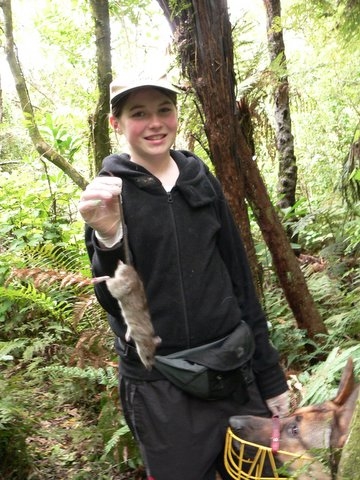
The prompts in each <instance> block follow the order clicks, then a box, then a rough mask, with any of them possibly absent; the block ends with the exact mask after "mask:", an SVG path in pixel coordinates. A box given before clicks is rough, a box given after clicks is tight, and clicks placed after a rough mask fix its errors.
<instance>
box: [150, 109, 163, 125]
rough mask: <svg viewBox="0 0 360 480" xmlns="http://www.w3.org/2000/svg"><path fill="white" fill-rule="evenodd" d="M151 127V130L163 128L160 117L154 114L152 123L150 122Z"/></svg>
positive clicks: (151, 118) (151, 119)
mask: <svg viewBox="0 0 360 480" xmlns="http://www.w3.org/2000/svg"><path fill="white" fill-rule="evenodd" d="M149 126H150V128H159V127H161V120H160V117H159V115H157V114H156V113H154V114H153V115H151V117H150V122H149Z"/></svg>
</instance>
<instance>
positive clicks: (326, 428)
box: [229, 358, 360, 480]
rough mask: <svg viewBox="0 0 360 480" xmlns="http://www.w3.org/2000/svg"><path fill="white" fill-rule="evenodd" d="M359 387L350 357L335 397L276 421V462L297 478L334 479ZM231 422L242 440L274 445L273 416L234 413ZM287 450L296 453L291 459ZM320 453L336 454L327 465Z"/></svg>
mask: <svg viewBox="0 0 360 480" xmlns="http://www.w3.org/2000/svg"><path fill="white" fill-rule="evenodd" d="M359 388H360V384H357V385H356V384H355V379H354V369H353V361H352V359H351V358H349V359H348V361H347V364H346V366H345V369H344V371H343V373H342V377H341V380H340V385H339V388H338V391H337V395H336V397H335V398H334V399H333V400H329V401H326V402H324V403H322V404H319V405H314V406H307V407H301V408H298V409H296V410H295V411H294V412H293V413H292V414H291V415H289V416H287V417H284V418H280V419H278V420H277V422H278V425H277V435H276V436H277V437H278V438H277V439H276V440H277V441H279V445H278V447H279V451H278V453H277V454H276V455H275V458H276V462H277V463H278V461H280V462H281V463H282V464H283V465H285V467H286V469H287V475H290V476H293V475H294V474H296V477H295V478H297V479H298V480H310V479H316V480H331V479H332V478H334V472H335V471H336V467H337V463H338V459H339V458H338V457H339V455H336V453H335V452H337V453H339V452H340V451H341V450H340V449H341V448H342V447H343V446H344V444H345V442H346V439H347V437H348V433H349V427H350V423H351V418H352V415H353V412H354V409H355V406H356V401H357V399H358V397H359ZM229 423H230V430H231V431H232V432H233V433H234V434H235V435H236V437H239V439H243V440H244V441H245V442H251V443H254V444H259V445H263V446H265V447H272V448H273V445H272V442H273V440H274V420H273V419H271V418H262V417H254V416H233V417H231V418H230V419H229ZM233 442H235V443H236V441H233ZM235 448H236V446H235ZM273 451H274V449H273ZM284 452H285V454H284ZM286 452H289V453H290V454H293V455H291V457H290V458H291V460H289V455H286ZM319 452H322V453H323V452H327V453H328V454H329V453H331V452H332V453H333V454H332V455H330V456H331V458H330V462H329V465H328V466H326V465H324V463H326V462H324V461H322V460H321V459H320V458H319V455H318V453H319ZM240 478H249V477H247V476H245V477H240ZM251 478H252V477H251Z"/></svg>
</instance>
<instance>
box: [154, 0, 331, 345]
mask: <svg viewBox="0 0 360 480" xmlns="http://www.w3.org/2000/svg"><path fill="white" fill-rule="evenodd" d="M158 3H159V4H160V6H161V8H162V9H163V11H164V13H165V15H167V18H168V21H169V22H170V25H171V26H172V29H173V32H174V37H175V42H176V43H177V45H178V48H179V52H180V57H181V66H182V70H183V73H184V74H185V75H186V76H188V77H189V78H190V81H191V84H192V86H193V87H194V89H195V91H196V94H197V96H198V97H199V100H200V102H201V105H202V108H203V111H204V117H205V119H206V124H205V129H206V134H207V137H208V141H209V146H210V151H211V156H212V160H213V162H214V165H215V169H216V174H217V176H218V177H219V179H220V181H221V183H222V185H223V188H224V191H225V194H226V196H227V198H228V199H229V203H230V206H231V208H232V210H233V212H234V216H235V220H236V221H237V223H238V225H239V226H240V228H241V231H242V236H243V238H245V239H246V238H247V241H245V247H246V248H247V251H248V254H249V256H250V259H251V256H252V242H250V241H249V238H251V235H250V233H249V222H248V217H247V212H246V203H245V197H246V199H247V200H248V202H249V203H250V205H251V208H252V209H253V212H254V214H255V216H256V219H257V221H258V223H259V226H260V229H261V231H262V233H263V236H264V239H265V241H266V243H267V245H268V247H269V250H270V252H271V255H272V257H273V262H274V267H275V269H276V272H277V275H278V277H279V280H280V282H281V285H282V288H283V290H284V293H285V296H286V298H287V301H288V303H289V305H290V307H291V309H292V311H293V313H294V316H295V319H296V321H297V324H298V327H299V328H302V329H306V330H307V332H308V336H309V337H310V338H314V336H315V335H316V334H318V333H326V327H325V325H324V323H323V321H322V319H321V317H320V315H319V313H318V311H317V309H316V306H315V304H314V301H313V299H312V297H311V295H310V293H309V290H308V287H307V284H306V281H305V279H304V276H303V274H302V272H301V269H300V266H299V264H298V261H297V259H296V257H295V255H294V253H293V251H292V250H291V247H290V244H289V241H288V239H287V236H286V233H285V231H284V229H283V227H282V225H281V223H280V221H279V218H278V217H277V215H276V212H275V209H274V207H273V205H272V204H271V201H270V198H269V195H268V193H267V191H266V187H265V185H264V182H263V180H262V178H261V175H260V172H259V170H258V168H257V165H256V163H255V162H254V161H253V159H252V152H251V149H250V147H249V146H248V144H247V142H246V140H245V137H244V135H243V132H242V130H241V128H240V124H239V121H238V118H237V112H236V102H235V93H234V91H235V89H234V87H235V80H234V69H233V44H232V37H231V24H230V21H229V16H228V11H227V3H226V0H217V1H212V0H192V1H191V2H190V3H189V4H188V5H189V6H188V7H183V6H181V5H183V4H181V3H180V2H171V3H170V2H169V3H170V5H169V3H168V2H167V1H165V0H158ZM177 12H179V13H177Z"/></svg>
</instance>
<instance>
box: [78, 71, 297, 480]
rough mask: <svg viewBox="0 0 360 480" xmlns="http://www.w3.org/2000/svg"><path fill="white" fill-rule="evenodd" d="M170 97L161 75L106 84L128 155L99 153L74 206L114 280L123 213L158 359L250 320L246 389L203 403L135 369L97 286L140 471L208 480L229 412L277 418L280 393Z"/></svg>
mask: <svg viewBox="0 0 360 480" xmlns="http://www.w3.org/2000/svg"><path fill="white" fill-rule="evenodd" d="M177 93H178V91H177V89H176V88H174V86H173V85H172V84H171V83H170V82H169V81H168V80H167V79H166V77H164V78H160V79H157V78H156V79H148V78H145V79H137V80H135V81H134V82H128V83H126V82H124V81H121V79H120V80H114V81H113V82H112V84H111V87H110V97H111V113H110V124H111V126H112V127H113V129H114V130H115V132H116V133H117V134H123V135H124V136H125V139H126V141H127V143H128V148H129V153H126V154H121V155H117V154H113V155H110V156H108V157H106V158H105V159H104V160H103V167H102V170H101V171H100V173H99V175H98V176H97V177H96V178H95V179H94V180H93V181H92V182H91V183H89V185H88V186H87V188H86V190H85V191H84V192H83V193H82V195H81V197H80V202H79V211H80V214H81V215H82V217H83V220H84V221H85V223H86V234H85V236H86V245H87V249H88V253H89V257H90V260H91V265H92V274H93V275H94V276H95V277H101V276H113V275H114V271H115V269H116V267H117V265H118V261H119V259H121V260H123V261H124V258H125V249H124V244H125V242H124V225H123V222H122V218H121V214H120V212H122V213H123V217H124V220H125V225H126V232H127V240H128V245H129V248H130V252H131V258H132V263H133V265H134V268H135V269H136V271H137V272H138V274H139V276H140V278H141V279H142V281H143V284H144V287H145V291H146V297H147V301H148V306H149V310H150V313H151V320H152V323H153V325H154V329H155V332H156V335H158V336H159V337H160V338H161V343H160V345H159V346H158V347H157V352H156V353H157V354H158V355H168V354H171V353H174V352H178V351H182V350H184V349H189V348H192V347H197V346H200V345H206V344H208V343H211V342H213V341H214V340H218V339H221V338H223V337H225V336H226V335H228V334H229V333H230V332H232V331H233V330H234V329H235V328H236V327H237V326H238V325H239V323H240V321H245V322H246V323H247V325H249V327H250V329H251V331H252V333H253V337H254V340H255V351H254V354H253V357H252V362H251V364H252V370H253V374H254V376H253V378H254V380H253V381H252V382H250V384H249V385H247V394H246V395H243V398H241V395H240V396H239V394H236V393H239V392H236V390H235V392H233V393H231V394H229V395H228V397H226V398H221V399H217V400H211V401H209V400H204V399H201V398H197V397H196V396H192V395H189V394H188V393H186V392H184V391H183V390H182V389H181V388H179V387H177V386H176V385H174V384H173V383H172V382H171V381H169V380H168V379H167V378H165V377H164V375H163V374H161V373H160V372H159V370H158V369H157V368H152V369H151V370H148V369H146V368H145V367H144V366H143V365H142V363H141V362H140V361H139V358H138V356H137V354H136V350H135V349H134V345H132V344H131V341H130V342H127V341H126V339H125V333H126V326H125V324H124V321H123V317H122V314H121V310H120V307H119V303H118V302H117V300H116V299H115V298H113V297H112V296H111V295H110V293H109V291H108V289H107V286H106V282H101V283H98V284H96V285H95V293H96V296H97V299H98V301H99V302H100V304H101V305H102V307H103V308H104V309H105V310H106V312H107V313H108V318H109V323H110V326H111V327H112V330H113V332H114V334H115V347H116V350H117V352H118V354H119V356H120V358H119V360H120V361H119V372H120V381H119V391H120V398H121V404H122V409H123V413H124V416H125V419H126V421H127V423H128V425H129V427H130V429H131V431H132V433H133V435H134V437H135V439H136V441H137V442H138V445H139V450H140V453H141V456H142V459H143V461H144V465H145V467H146V472H147V475H148V477H147V478H148V479H152V480H214V479H215V478H217V477H216V475H217V473H216V472H218V474H220V475H221V476H222V478H223V479H224V480H225V479H229V478H230V476H229V475H228V474H227V473H226V471H225V468H224V464H223V449H224V439H225V433H226V429H227V426H228V419H229V417H230V416H232V415H242V414H249V415H260V416H270V415H271V414H272V413H275V414H280V415H283V414H286V413H287V409H288V390H287V383H286V378H285V375H284V372H283V370H282V368H281V366H280V364H279V355H278V352H277V351H276V349H275V348H274V347H273V346H272V344H271V342H270V340H269V332H268V327H267V320H266V318H265V315H264V312H263V310H262V308H261V306H260V303H259V300H258V298H257V296H256V293H255V289H254V285H253V282H252V279H251V273H250V269H249V265H248V260H247V257H246V254H245V251H244V247H243V243H242V240H241V237H240V234H239V231H238V228H237V226H236V225H235V223H234V220H233V217H232V215H231V213H230V209H229V206H228V204H227V201H226V199H225V196H224V194H223V191H222V189H221V186H220V183H219V181H218V180H217V178H216V177H215V175H213V174H212V173H211V172H210V171H209V168H208V167H207V166H206V164H205V163H204V162H203V161H202V160H201V159H199V158H198V157H197V156H196V155H194V154H193V153H191V152H188V151H185V150H176V149H173V145H174V142H175V139H176V134H177V128H178V118H177V103H176V100H177ZM120 193H121V194H122V208H120V205H119V195H120Z"/></svg>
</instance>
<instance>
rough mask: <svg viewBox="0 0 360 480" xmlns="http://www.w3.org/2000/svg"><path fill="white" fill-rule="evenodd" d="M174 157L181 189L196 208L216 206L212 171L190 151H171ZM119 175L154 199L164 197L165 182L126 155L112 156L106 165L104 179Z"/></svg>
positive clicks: (104, 163) (176, 186)
mask: <svg viewBox="0 0 360 480" xmlns="http://www.w3.org/2000/svg"><path fill="white" fill-rule="evenodd" d="M170 154H171V157H172V158H173V159H174V161H175V162H176V163H177V165H178V167H179V172H180V173H179V178H178V179H177V182H176V185H175V188H177V189H178V190H179V191H180V192H181V193H182V195H183V196H184V198H185V199H186V201H187V202H188V203H189V205H191V206H192V207H202V206H204V205H207V204H209V203H211V202H213V201H214V200H215V198H216V192H215V190H214V188H213V186H212V184H211V181H210V179H209V174H210V171H209V168H208V167H207V166H206V165H205V163H204V162H203V161H202V160H200V159H199V158H198V157H197V156H195V155H194V154H193V153H191V152H188V151H186V150H171V151H170ZM110 174H112V175H115V176H117V177H121V178H122V179H124V180H127V181H129V182H132V183H135V184H136V185H137V187H138V188H141V189H144V190H147V191H148V192H150V193H153V194H154V195H156V194H159V193H162V194H163V193H164V190H163V187H162V185H161V182H160V181H159V180H158V179H157V178H156V177H154V176H153V175H152V174H151V173H150V172H149V171H148V170H146V169H145V168H144V167H142V166H141V165H138V164H137V163H135V162H132V161H131V160H130V156H129V155H128V154H126V153H123V154H121V155H116V154H114V155H110V156H108V157H106V158H105V159H104V161H103V168H102V170H101V172H100V174H99V175H100V176H101V175H110Z"/></svg>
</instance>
